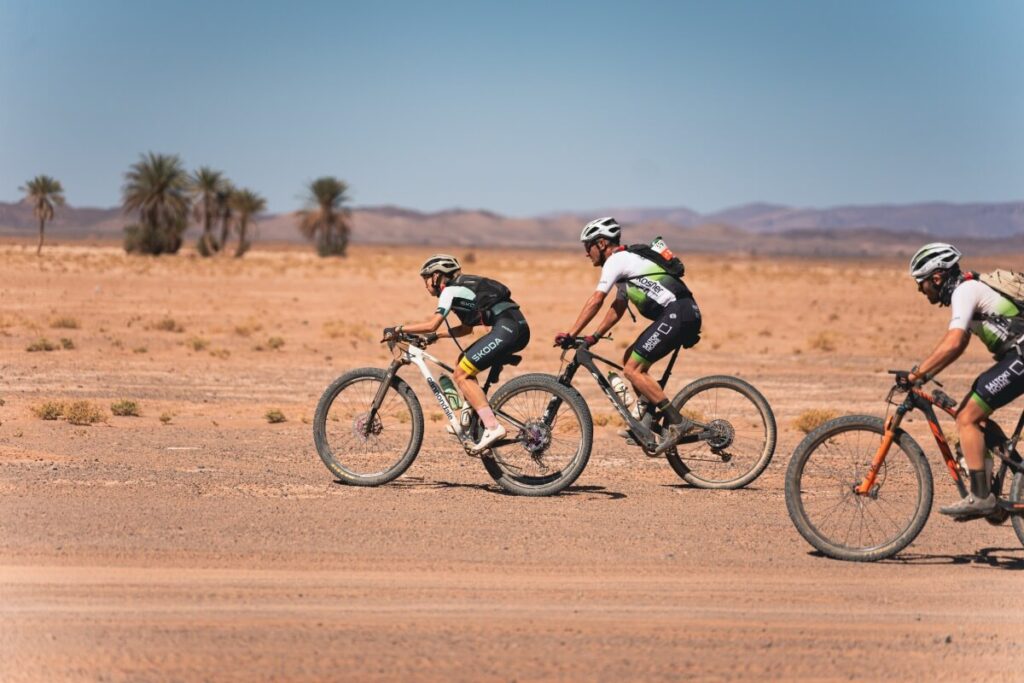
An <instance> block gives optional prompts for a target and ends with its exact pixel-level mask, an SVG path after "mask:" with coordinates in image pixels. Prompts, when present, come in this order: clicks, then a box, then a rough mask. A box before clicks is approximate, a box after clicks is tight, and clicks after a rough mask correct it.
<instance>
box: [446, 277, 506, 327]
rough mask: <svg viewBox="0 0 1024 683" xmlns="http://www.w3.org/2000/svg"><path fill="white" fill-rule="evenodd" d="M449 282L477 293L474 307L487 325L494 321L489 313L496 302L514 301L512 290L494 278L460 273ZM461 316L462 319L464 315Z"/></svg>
mask: <svg viewBox="0 0 1024 683" xmlns="http://www.w3.org/2000/svg"><path fill="white" fill-rule="evenodd" d="M448 284H449V285H458V286H460V287H465V288H466V289H470V290H472V291H473V293H475V294H476V298H475V299H474V300H473V303H474V304H475V306H474V308H475V309H476V312H477V313H478V314H479V319H480V320H481V321H482V322H484V324H487V325H489V324H490V323H491V322H492V321H493V318H492V316H491V315H489V314H490V311H491V309H492V308H494V306H495V305H496V304H499V303H501V302H503V301H512V290H510V289H509V288H508V287H506V286H505V285H503V284H502V283H500V282H498V281H497V280H492V279H490V278H488V277H481V276H480V275H460V276H458V277H457V278H455V279H453V280H452V281H451V282H450V283H448ZM459 317H460V319H461V317H462V316H459Z"/></svg>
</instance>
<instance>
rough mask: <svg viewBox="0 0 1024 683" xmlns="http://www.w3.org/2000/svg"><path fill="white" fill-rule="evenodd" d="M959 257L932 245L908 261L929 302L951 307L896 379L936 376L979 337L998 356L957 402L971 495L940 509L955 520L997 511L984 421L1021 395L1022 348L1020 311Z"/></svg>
mask: <svg viewBox="0 0 1024 683" xmlns="http://www.w3.org/2000/svg"><path fill="white" fill-rule="evenodd" d="M960 257H961V253H960V250H958V249H957V248H956V247H954V246H953V245H951V244H946V243H944V242H932V243H931V244H926V245H924V246H923V247H921V248H920V249H918V250H917V253H915V254H914V256H913V257H912V258H911V259H910V276H911V277H913V278H914V279H915V280H916V281H917V289H918V291H919V292H921V293H922V294H924V295H925V296H926V297H928V301H929V303H931V304H933V305H935V304H937V305H939V306H949V307H950V308H951V309H952V317H951V319H950V322H949V329H948V330H947V332H946V334H945V336H944V337H943V338H942V340H941V341H940V342H939V343H938V345H937V346H936V347H935V350H934V351H932V352H931V354H929V356H928V357H927V358H925V359H924V360H923V361H922V362H921V363H920V365H918V366H917V367H916V368H915V369H914V370H912V371H911V372H909V373H900V374H898V375H897V378H896V382H897V384H899V385H900V386H902V387H903V388H908V387H909V386H910V385H911V384H913V382H915V381H917V380H918V379H920V378H922V377H924V376H925V375H929V376H931V375H935V374H937V373H938V372H940V371H941V370H942V369H943V368H946V367H947V366H949V365H950V364H952V363H953V361H955V360H956V359H957V358H959V357H960V356H961V355H962V354H963V352H964V350H965V349H966V348H967V344H968V342H970V340H971V334H972V333H973V334H975V335H977V337H978V338H979V339H981V341H982V343H984V344H985V346H986V347H987V348H988V349H989V351H991V352H992V354H993V355H994V356H995V358H996V364H995V365H993V366H992V367H991V368H989V369H988V370H986V371H985V372H983V373H981V375H979V376H978V378H977V379H976V380H974V384H973V385H972V386H971V392H970V393H969V394H968V395H967V397H965V398H964V400H963V402H962V403H961V404H960V409H959V411H958V412H957V415H956V425H957V428H958V429H959V431H960V445H961V447H962V448H963V453H964V459H965V460H966V461H967V468H968V470H969V471H970V480H971V487H970V493H969V494H968V495H967V496H966V497H965V498H963V499H961V500H959V501H958V502H956V503H954V504H952V505H947V506H945V507H942V508H939V511H940V512H942V513H943V514H946V515H952V516H954V517H956V518H959V519H971V518H974V517H981V516H984V515H986V514H988V513H990V512H992V511H994V510H995V508H996V498H995V495H993V494H992V491H991V490H990V488H991V487H990V485H989V484H990V475H989V473H988V472H986V468H985V436H984V432H983V430H982V423H983V422H985V420H986V418H988V416H989V415H991V414H992V413H993V412H994V411H995V410H997V409H999V408H1001V407H1003V406H1005V405H1007V404H1008V403H1010V402H1011V401H1012V400H1013V399H1015V398H1017V397H1018V396H1020V395H1021V394H1024V361H1022V359H1021V351H1020V344H1021V342H1022V341H1024V320H1021V318H1019V317H1018V316H1019V315H1020V313H1021V311H1019V310H1018V309H1017V306H1016V305H1014V303H1013V302H1012V301H1010V300H1009V299H1007V298H1006V297H1005V296H1003V295H1002V294H1000V293H999V292H997V291H996V290H994V289H992V288H991V287H989V286H988V285H986V284H984V283H983V282H981V281H980V280H978V279H976V275H975V274H974V273H970V272H966V273H965V272H963V271H962V270H961V269H960Z"/></svg>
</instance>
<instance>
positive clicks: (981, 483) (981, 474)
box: [971, 468, 992, 498]
mask: <svg viewBox="0 0 1024 683" xmlns="http://www.w3.org/2000/svg"><path fill="white" fill-rule="evenodd" d="M991 492H992V490H991V488H990V487H989V481H988V472H986V471H985V469H984V468H982V469H980V470H977V471H975V470H971V493H972V494H974V497H975V498H988V494H989V493H991Z"/></svg>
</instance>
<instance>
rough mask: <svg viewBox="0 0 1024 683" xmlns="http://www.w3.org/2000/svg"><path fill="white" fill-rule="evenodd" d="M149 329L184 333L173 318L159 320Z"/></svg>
mask: <svg viewBox="0 0 1024 683" xmlns="http://www.w3.org/2000/svg"><path fill="white" fill-rule="evenodd" d="M150 328H151V329H154V330H159V331H160V332H184V331H185V328H184V327H182V325H181V323H179V322H178V321H177V320H175V319H174V318H161V319H160V320H157V321H156V322H155V323H153V324H152V325H151V326H150Z"/></svg>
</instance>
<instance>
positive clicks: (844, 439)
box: [786, 415, 932, 562]
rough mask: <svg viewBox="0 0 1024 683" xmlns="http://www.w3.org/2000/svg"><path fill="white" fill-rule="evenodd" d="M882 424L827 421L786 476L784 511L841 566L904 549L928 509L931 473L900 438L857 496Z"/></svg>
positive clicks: (859, 418) (865, 419) (799, 450)
mask: <svg viewBox="0 0 1024 683" xmlns="http://www.w3.org/2000/svg"><path fill="white" fill-rule="evenodd" d="M884 432H885V426H884V423H883V422H882V420H881V419H879V418H877V417H871V416H869V415H851V416H847V417H840V418H837V419H835V420H830V421H829V422H826V423H825V424H823V425H822V426H820V427H818V428H817V429H815V430H814V431H812V432H811V433H810V434H808V435H807V436H806V437H805V438H804V440H803V441H801V442H800V445H798V446H797V447H796V450H795V451H794V452H793V459H792V460H791V461H790V463H789V469H788V470H787V471H786V508H787V509H788V510H789V517H790V519H792V520H793V524H795V525H796V528H797V531H799V532H800V535H801V536H803V537H804V538H805V539H807V542H808V543H810V544H811V545H813V546H814V547H815V548H817V549H818V550H820V551H821V552H823V553H825V554H826V555H828V556H829V557H834V558H836V559H838V560H851V561H855V562H873V561H875V560H881V559H884V558H887V557H892V556H893V555H895V554H896V553H898V552H899V551H901V550H903V549H904V548H905V547H907V546H908V545H909V544H910V543H911V542H912V541H913V540H914V539H915V538H917V535H918V534H919V533H921V529H922V528H924V523H925V521H927V519H928V513H929V512H930V511H931V507H932V472H931V470H930V469H929V468H928V462H927V461H926V460H925V457H924V453H923V452H922V451H921V447H920V446H918V445H917V443H916V442H915V441H914V439H913V438H911V436H910V435H909V434H907V433H905V432H901V433H900V435H899V437H898V438H897V439H896V440H894V441H893V444H892V446H891V447H890V449H889V453H888V455H887V456H886V458H885V462H884V463H882V467H881V468H880V469H879V471H878V478H877V480H876V481H875V485H874V487H873V488H872V490H871V492H870V493H869V494H867V495H858V494H856V493H854V487H855V486H857V484H859V483H860V482H861V481H862V479H863V477H864V474H865V473H866V472H867V470H868V468H869V467H870V465H871V461H872V459H873V458H874V455H875V452H876V451H877V450H878V446H879V444H880V443H881V440H882V435H883V434H884Z"/></svg>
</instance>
